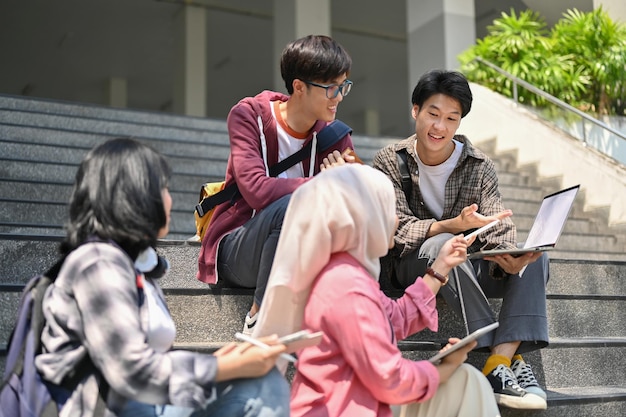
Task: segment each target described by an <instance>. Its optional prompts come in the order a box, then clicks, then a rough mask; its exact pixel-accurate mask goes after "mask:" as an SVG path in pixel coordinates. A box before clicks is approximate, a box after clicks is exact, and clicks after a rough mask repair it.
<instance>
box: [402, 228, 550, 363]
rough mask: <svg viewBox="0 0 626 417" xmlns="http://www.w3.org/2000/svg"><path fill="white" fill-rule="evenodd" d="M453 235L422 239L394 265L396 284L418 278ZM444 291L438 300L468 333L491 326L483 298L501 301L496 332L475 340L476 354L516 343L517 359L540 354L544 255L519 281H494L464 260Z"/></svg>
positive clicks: (485, 265)
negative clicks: (456, 315) (494, 347)
mask: <svg viewBox="0 0 626 417" xmlns="http://www.w3.org/2000/svg"><path fill="white" fill-rule="evenodd" d="M452 236H453V235H452V234H448V233H442V234H439V235H437V236H433V237H431V238H429V239H427V240H426V241H425V242H424V244H423V245H422V246H421V247H420V250H419V253H418V252H414V253H412V254H409V255H407V256H404V257H402V258H400V259H399V260H397V261H396V262H395V273H396V276H397V277H398V280H399V281H400V282H407V280H413V281H414V280H415V279H416V278H417V277H418V276H422V275H423V274H424V271H425V269H426V266H427V265H428V264H430V263H432V262H433V261H434V260H435V258H436V257H437V255H438V254H439V250H440V249H441V247H442V246H443V244H444V243H445V242H446V241H447V240H448V239H450V238H451V237H452ZM449 276H450V281H449V283H448V285H446V286H445V287H442V288H441V290H440V293H441V295H442V296H443V298H444V299H445V300H446V302H447V303H448V305H450V307H451V308H452V309H453V310H454V311H455V312H456V313H457V314H458V315H459V316H460V317H461V318H462V319H463V322H464V324H465V329H466V331H467V332H468V333H471V332H473V331H474V330H476V329H479V328H480V327H483V326H486V325H487V324H490V323H493V322H494V321H495V320H496V317H495V313H494V312H493V310H492V308H491V306H490V305H489V302H488V301H487V298H501V299H502V307H501V308H500V313H499V315H498V317H497V320H498V321H499V322H500V326H499V327H498V328H497V329H496V330H495V331H494V332H491V333H489V334H487V335H485V336H483V337H481V338H480V339H479V340H478V345H477V347H476V348H477V349H480V350H488V348H489V347H492V346H496V345H499V344H502V343H506V342H514V341H521V342H522V343H521V344H520V347H519V348H518V351H517V353H524V352H529V351H532V350H536V349H541V348H543V347H546V346H547V345H548V319H547V313H546V285H547V283H548V279H549V259H548V256H547V254H546V253H544V254H543V255H542V256H541V257H540V258H539V259H537V260H536V261H535V262H533V263H531V264H529V265H528V267H527V268H526V270H525V271H524V272H523V274H522V276H519V275H511V276H508V277H506V278H504V279H500V280H496V279H494V278H493V277H491V276H490V275H489V262H487V261H484V260H482V259H473V260H471V261H470V260H467V261H465V262H464V263H462V264H461V265H459V266H457V267H456V268H454V269H453V270H452V271H451V272H450V275H449Z"/></svg>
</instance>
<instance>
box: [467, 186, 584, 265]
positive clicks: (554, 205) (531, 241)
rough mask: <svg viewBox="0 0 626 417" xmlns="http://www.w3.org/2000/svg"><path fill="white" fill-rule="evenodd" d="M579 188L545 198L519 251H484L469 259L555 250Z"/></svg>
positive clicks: (475, 253) (473, 254)
mask: <svg viewBox="0 0 626 417" xmlns="http://www.w3.org/2000/svg"><path fill="white" fill-rule="evenodd" d="M579 188H580V184H579V185H575V186H573V187H570V188H566V189H564V190H561V191H557V192H556V193H554V194H550V195H547V196H545V197H544V198H543V201H542V202H541V206H540V207H539V211H538V212H537V215H536V216H535V221H534V222H533V225H532V227H531V228H530V231H529V232H528V238H527V239H526V242H525V243H524V246H523V247H521V248H517V249H491V250H482V251H478V252H474V253H472V254H469V255H468V258H469V259H474V258H482V257H484V256H492V255H504V254H509V255H513V256H519V255H523V254H525V253H528V252H537V251H539V252H544V251H548V250H551V249H554V247H555V246H556V242H557V241H558V240H559V237H560V236H561V232H562V231H563V227H564V226H565V221H566V220H567V216H568V215H569V212H570V210H571V209H572V205H573V204H574V199H575V198H576V194H577V193H578V189H579Z"/></svg>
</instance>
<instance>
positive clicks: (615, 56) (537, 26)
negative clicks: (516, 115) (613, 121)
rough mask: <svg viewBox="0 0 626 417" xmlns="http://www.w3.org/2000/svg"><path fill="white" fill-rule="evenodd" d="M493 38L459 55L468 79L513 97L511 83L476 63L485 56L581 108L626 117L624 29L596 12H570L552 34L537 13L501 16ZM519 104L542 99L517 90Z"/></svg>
mask: <svg viewBox="0 0 626 417" xmlns="http://www.w3.org/2000/svg"><path fill="white" fill-rule="evenodd" d="M487 29H488V31H489V34H488V35H487V36H486V37H484V38H483V39H479V40H478V41H477V42H476V44H475V45H474V46H472V47H470V48H469V49H467V50H466V51H464V52H463V53H462V54H461V55H460V56H459V60H460V61H461V64H462V66H461V70H462V71H463V72H464V73H465V74H466V75H467V77H468V79H470V80H471V81H474V82H477V83H479V84H483V85H486V86H487V87H489V88H491V89H493V90H495V91H498V92H500V93H501V94H504V95H507V96H509V97H512V95H513V91H512V89H513V85H512V82H511V81H510V80H509V79H507V78H506V77H505V76H503V75H500V74H499V73H498V72H496V71H494V70H492V69H490V68H489V67H487V66H485V65H483V64H481V63H479V62H478V61H476V60H475V58H476V57H481V58H483V59H484V60H486V61H489V62H491V63H493V64H495V65H497V66H498V67H500V68H502V69H504V70H505V71H507V72H509V73H511V74H513V75H515V76H516V77H518V78H520V79H522V80H524V81H527V82H528V83H530V84H533V85H534V86H536V87H538V88H540V89H542V90H544V91H546V92H548V93H550V94H551V95H553V96H555V97H557V98H559V99H561V100H563V101H565V102H566V103H568V104H570V105H572V106H576V107H578V108H580V109H582V110H586V111H592V112H598V113H601V114H618V115H624V114H626V103H625V100H626V99H625V97H626V75H625V73H626V27H625V26H623V25H620V24H618V23H616V22H613V21H612V20H611V18H610V17H609V16H608V14H607V13H606V12H605V11H604V10H603V9H602V8H598V9H596V10H594V11H592V12H588V13H584V12H580V11H578V10H576V9H570V10H568V11H567V12H565V13H564V14H563V17H562V18H561V19H560V20H559V21H558V22H557V23H556V24H555V25H554V27H553V28H552V29H550V30H548V29H547V25H546V23H545V21H544V19H543V18H542V17H541V16H540V15H539V13H537V12H534V11H531V10H525V11H522V12H519V14H516V13H515V11H514V10H511V12H510V14H506V13H502V15H501V17H500V18H498V19H496V20H494V21H493V24H492V25H490V26H489V27H488V28H487ZM518 98H519V100H520V101H521V102H524V103H527V104H531V105H535V106H542V105H545V102H544V101H543V100H542V99H541V97H539V96H537V95H536V94H534V93H531V92H529V91H527V90H526V89H523V88H519V89H518Z"/></svg>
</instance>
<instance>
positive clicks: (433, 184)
mask: <svg viewBox="0 0 626 417" xmlns="http://www.w3.org/2000/svg"><path fill="white" fill-rule="evenodd" d="M452 142H453V143H454V151H452V155H450V157H449V158H448V159H446V160H445V161H444V162H442V163H441V164H439V165H425V164H424V163H423V162H422V161H421V160H420V158H419V156H418V157H417V166H418V168H419V187H420V191H421V192H422V197H424V204H426V207H428V209H429V210H430V211H431V213H432V214H433V215H434V216H435V218H436V219H437V220H441V216H443V207H444V202H445V195H446V182H448V178H449V177H450V174H452V171H454V167H456V163H457V162H458V161H459V158H460V157H461V151H462V150H463V144H462V143H461V142H458V141H456V140H452Z"/></svg>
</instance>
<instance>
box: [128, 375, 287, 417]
mask: <svg viewBox="0 0 626 417" xmlns="http://www.w3.org/2000/svg"><path fill="white" fill-rule="evenodd" d="M289 395H290V393H289V384H288V383H287V380H285V378H284V377H283V375H282V374H281V373H280V372H279V371H278V370H277V369H276V368H274V369H272V370H271V371H270V372H269V373H268V374H267V375H265V376H263V377H260V378H247V379H237V380H232V381H225V382H220V383H218V384H217V385H216V398H215V400H214V401H212V402H211V403H209V404H208V405H207V406H206V407H205V408H204V409H200V410H195V411H194V410H192V409H190V408H184V407H177V406H172V405H166V406H159V405H157V406H155V405H151V404H143V403H138V402H136V401H130V402H129V403H128V404H127V405H126V407H125V408H124V410H122V412H121V413H120V414H119V417H189V416H190V415H191V416H192V417H221V416H233V417H287V416H289Z"/></svg>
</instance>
